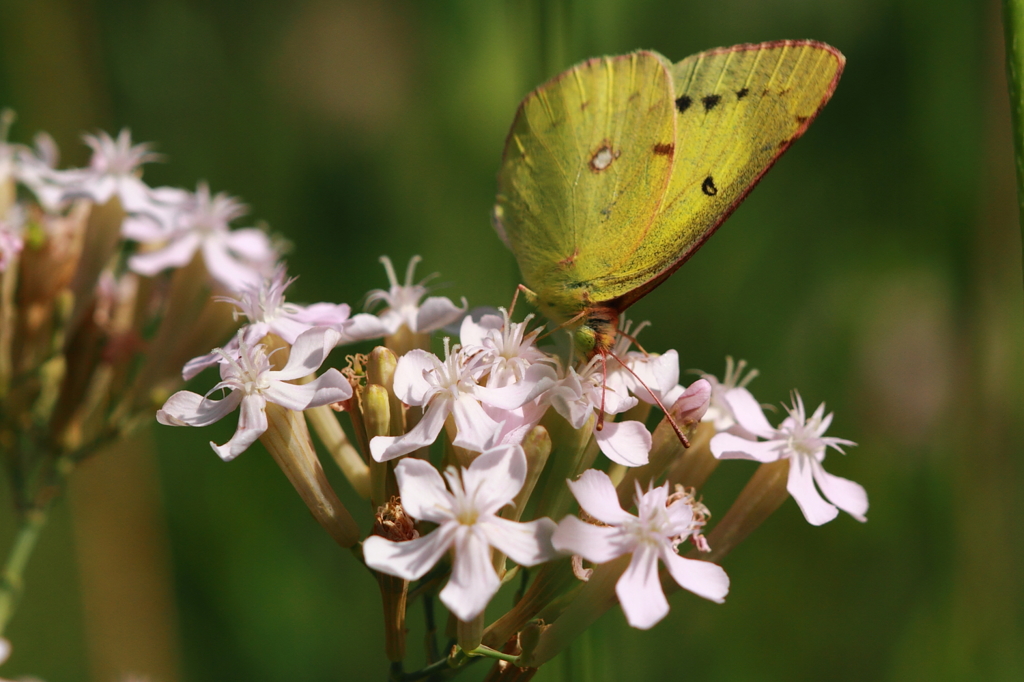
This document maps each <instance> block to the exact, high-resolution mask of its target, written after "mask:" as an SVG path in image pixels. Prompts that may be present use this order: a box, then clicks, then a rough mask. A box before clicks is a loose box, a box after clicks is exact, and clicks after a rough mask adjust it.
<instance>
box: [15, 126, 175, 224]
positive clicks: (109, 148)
mask: <svg viewBox="0 0 1024 682" xmlns="http://www.w3.org/2000/svg"><path fill="white" fill-rule="evenodd" d="M82 139H84V140H85V143H86V144H87V145H89V146H90V147H92V158H91V159H90V160H89V165H88V167H86V168H72V169H69V170H63V171H62V170H55V169H54V165H56V161H57V159H56V154H55V150H56V145H52V144H51V143H48V142H46V141H45V139H44V140H38V139H37V148H38V155H35V154H32V153H31V152H30V151H29V150H27V149H26V150H24V151H23V152H22V154H21V155H20V157H19V160H20V161H21V165H22V172H21V175H22V178H23V181H24V182H25V184H26V185H28V186H29V187H30V188H31V189H32V191H33V192H34V193H35V194H36V196H37V197H38V198H39V201H40V203H41V204H42V205H43V206H44V207H45V208H47V209H48V210H51V211H52V210H56V209H57V208H59V207H60V206H61V205H62V204H63V203H64V202H66V201H69V200H71V199H74V198H77V197H86V198H88V199H90V200H91V201H93V202H95V203H97V204H105V203H107V202H108V201H110V199H111V197H114V196H116V197H117V198H118V199H119V200H120V202H121V206H122V208H124V210H125V211H126V212H128V213H145V212H148V211H149V210H150V209H151V208H152V205H153V198H152V195H151V190H150V189H149V187H148V186H146V183H144V182H142V180H141V179H140V178H139V176H140V175H141V171H140V170H139V169H140V168H141V166H142V164H144V163H149V162H151V161H156V160H157V159H158V158H159V156H158V155H157V154H154V153H153V152H152V151H150V147H149V145H148V144H135V145H133V144H132V135H131V132H130V131H129V130H128V129H127V128H124V129H123V130H121V132H120V133H119V134H118V136H117V138H112V137H111V136H110V135H108V134H107V133H105V132H103V131H100V132H99V133H98V134H96V135H85V136H83V138H82Z"/></svg>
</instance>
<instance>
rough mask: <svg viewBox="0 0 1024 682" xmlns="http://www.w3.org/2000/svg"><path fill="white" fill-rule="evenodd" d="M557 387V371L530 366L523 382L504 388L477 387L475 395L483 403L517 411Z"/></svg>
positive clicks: (474, 390)
mask: <svg viewBox="0 0 1024 682" xmlns="http://www.w3.org/2000/svg"><path fill="white" fill-rule="evenodd" d="M554 385H555V370H554V368H552V367H549V366H548V365H540V364H536V365H530V366H529V367H528V368H527V369H526V373H525V374H524V375H523V379H522V381H517V382H516V383H514V384H510V385H507V386H502V387H501V388H487V387H484V386H477V387H476V388H474V389H473V393H474V395H476V397H477V398H479V399H480V401H481V402H484V403H487V404H488V405H491V406H492V407H497V408H500V409H503V410H515V409H518V408H520V407H522V406H523V405H524V404H525V403H528V402H530V401H531V400H534V399H535V398H537V397H538V396H539V395H540V394H541V393H543V392H545V391H547V390H548V389H550V388H551V387H552V386H554Z"/></svg>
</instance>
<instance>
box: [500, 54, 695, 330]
mask: <svg viewBox="0 0 1024 682" xmlns="http://www.w3.org/2000/svg"><path fill="white" fill-rule="evenodd" d="M674 107H675V104H674V97H673V89H672V82H671V75H670V74H669V71H668V68H667V65H666V63H665V62H664V61H663V59H662V58H661V57H660V56H659V55H656V54H654V53H649V52H637V53H633V54H630V55H625V56H622V57H610V58H602V59H592V60H590V61H588V62H584V63H583V64H580V65H578V66H576V67H574V68H572V69H570V70H569V71H566V72H565V73H563V74H562V75H561V76H558V77H556V78H555V79H553V80H552V81H550V82H548V83H547V84H545V85H543V86H541V87H540V88H538V89H537V90H535V91H534V92H533V93H531V94H530V95H529V96H527V98H526V99H525V100H524V101H523V103H522V104H521V105H520V108H519V112H518V113H517V115H516V119H515V121H514V123H513V125H512V130H511V132H510V133H509V137H508V140H507V141H506V144H505V155H504V158H503V160H502V166H501V170H500V171H499V175H498V185H499V193H498V205H497V207H496V216H497V218H498V219H499V220H500V224H501V226H502V227H503V229H504V231H505V235H506V236H507V240H508V244H509V246H510V248H511V249H512V251H513V252H514V253H515V254H516V259H517V260H518V262H519V267H520V270H521V271H522V275H523V278H524V281H525V284H526V285H527V286H528V287H530V288H531V289H533V290H534V291H536V292H537V293H538V295H539V298H540V302H541V307H542V308H544V309H545V312H547V313H548V314H549V315H552V316H553V317H561V318H567V317H570V316H572V315H573V314H575V313H576V312H578V311H579V310H582V309H583V307H584V306H585V305H586V303H587V302H588V300H589V294H588V293H587V292H588V286H589V285H588V283H589V281H590V280H592V279H594V278H597V277H602V276H607V274H608V273H609V271H610V270H611V269H612V268H614V267H615V266H616V264H617V263H618V262H619V260H620V259H621V254H622V253H623V251H624V250H628V249H634V248H636V245H637V244H638V243H641V242H642V241H643V239H644V235H646V234H647V232H648V231H649V230H650V228H651V226H652V224H653V222H654V220H655V218H656V217H657V215H658V212H659V210H660V208H661V206H662V201H663V200H664V198H665V193H666V190H667V189H668V186H669V185H668V183H669V180H670V177H671V173H672V165H673V159H674V148H675V139H676V130H675V126H676V119H677V117H676V115H675V113H674Z"/></svg>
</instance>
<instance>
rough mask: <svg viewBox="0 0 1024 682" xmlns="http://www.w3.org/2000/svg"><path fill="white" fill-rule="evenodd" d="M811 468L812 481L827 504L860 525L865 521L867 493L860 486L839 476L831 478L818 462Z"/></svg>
mask: <svg viewBox="0 0 1024 682" xmlns="http://www.w3.org/2000/svg"><path fill="white" fill-rule="evenodd" d="M811 467H812V472H813V474H814V480H815V481H816V482H817V483H818V487H819V488H821V492H822V493H823V494H824V495H825V497H826V498H827V499H828V501H829V502H831V503H832V504H834V505H835V506H837V507H839V508H840V509H842V510H843V511H844V512H846V513H847V514H849V515H850V516H852V517H853V518H855V519H857V520H858V521H860V522H861V523H863V522H865V521H867V518H866V517H865V516H864V515H865V514H867V512H868V493H867V491H866V490H864V487H863V486H862V485H860V484H859V483H855V482H854V481H851V480H849V479H846V478H842V477H840V476H833V475H832V474H830V473H828V472H827V471H825V467H823V466H822V465H821V463H820V462H814V463H813V464H812V465H811Z"/></svg>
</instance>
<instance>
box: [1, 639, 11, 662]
mask: <svg viewBox="0 0 1024 682" xmlns="http://www.w3.org/2000/svg"><path fill="white" fill-rule="evenodd" d="M10 656H11V643H10V642H9V641H7V640H6V639H4V638H3V637H0V665H3V663H4V661H6V660H7V659H8V658H10Z"/></svg>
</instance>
